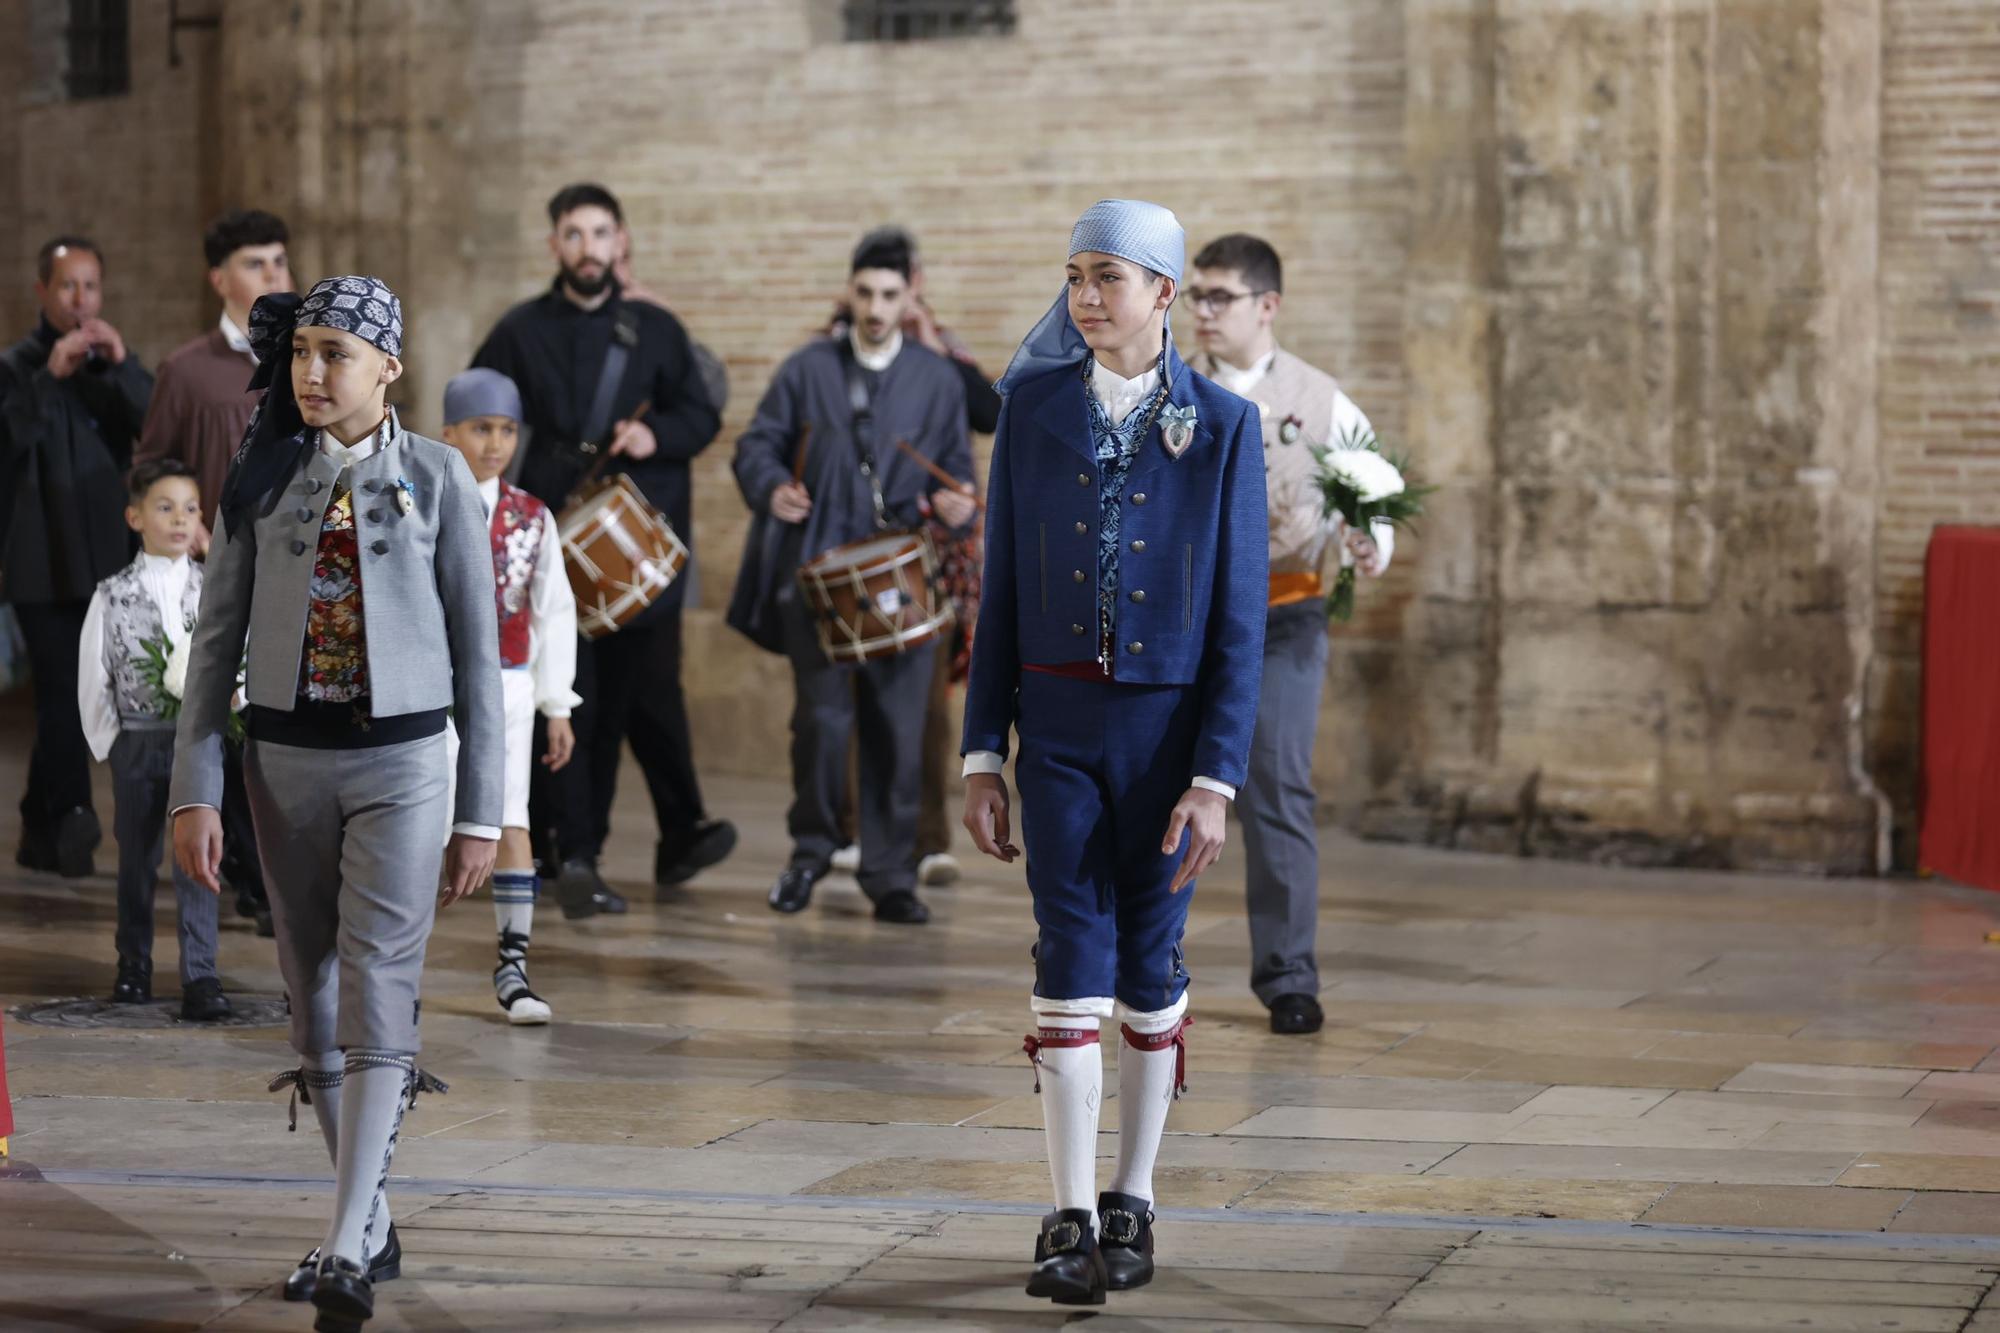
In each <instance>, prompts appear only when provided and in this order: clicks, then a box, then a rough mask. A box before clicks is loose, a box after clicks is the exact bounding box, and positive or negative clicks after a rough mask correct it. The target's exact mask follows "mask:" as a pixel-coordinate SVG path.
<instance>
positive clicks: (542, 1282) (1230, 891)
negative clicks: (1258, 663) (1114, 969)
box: [0, 713, 2000, 1333]
mask: <svg viewBox="0 0 2000 1333" xmlns="http://www.w3.org/2000/svg"><path fill="white" fill-rule="evenodd" d="M17 723H18V717H17V715H14V714H11V713H10V714H7V715H5V716H0V789H5V790H8V791H12V790H16V789H17V784H18V782H19V775H20V771H21V756H20V753H19V751H20V750H21V742H20V739H19V737H20V734H21V731H20V728H19V726H18V725H17ZM712 786H713V791H712V797H713V800H714V804H715V806H716V807H717V809H718V811H719V812H720V813H724V814H727V815H730V816H732V817H734V818H736V819H737V820H738V821H739V823H740V824H741V825H742V826H743V828H744V830H745V835H746V836H745V843H744V846H743V848H742V849H741V850H740V851H739V853H738V854H737V856H736V857H735V858H734V859H732V860H731V861H730V862H728V863H727V864H726V865H724V866H723V867H721V868H719V869H718V870H717V871H715V872H712V873H710V874H708V875H705V876H703V877H702V878H701V879H700V880H698V881H697V882H696V883H695V884H693V885H692V886H690V887H689V888H687V889H686V890H685V891H683V892H679V893H675V894H673V895H672V896H671V897H670V898H669V899H667V900H666V901H663V902H659V903H655V902H654V901H652V896H651V893H650V891H649V890H646V889H643V888H642V887H641V885H640V881H641V880H642V879H643V877H644V874H645V873H646V870H647V867H648V866H649V864H650V855H651V845H650V842H649V841H648V835H647V833H646V830H645V827H644V823H645V820H644V813H643V811H642V809H641V808H640V804H639V803H638V802H637V801H633V800H627V801H626V802H624V803H622V804H621V807H620V810H619V818H618V824H619V829H620V834H621V840H620V843H619V854H618V855H617V856H616V857H615V858H613V859H612V861H611V862H610V864H609V866H608V870H609V872H610V874H611V876H612V877H613V878H614V879H617V880H619V881H621V882H623V883H625V884H626V885H627V887H628V888H629V889H630V890H631V891H632V893H633V894H634V910H633V912H632V914H631V915H630V916H628V917H625V918H623V919H598V920H594V921H590V922H586V923H581V924H577V925H571V924H568V923H565V922H563V921H562V920H561V918H560V916H559V915H557V914H556V913H555V912H553V911H550V912H547V913H545V914H544V916H543V919H542V920H541V921H540V922H539V923H538V927H539V928H538V931H537V934H536V942H535V948H534V953H533V962H534V973H535V978H536V983H537V986H538V988H539V989H540V990H541V991H542V992H543V993H544V994H545V995H547V996H548V997H549V999H550V1000H551V1002H552V1003H553V1004H554V1005H555V1006H556V1011H557V1017H558V1020H559V1021H558V1022H557V1023H556V1025H554V1026H553V1027H550V1028H547V1029H542V1030H534V1029H528V1030H515V1029H509V1028H508V1027H507V1026H506V1025H505V1024H504V1022H502V1021H501V1020H500V1015H499V1012H498V1010H497V1009H496V1008H495V1006H494V1004H493V1001H492V997H491V991H490V988H489V986H488V983H487V969H488V968H489V967H490V965H491V949H492V941H491V926H492V919H491V914H490V912H489V911H488V909H487V907H486V905H485V903H484V902H483V901H478V902H473V903H468V904H464V905H461V906H459V907H456V908H453V909H452V910H450V911H449V912H447V913H446V914H445V915H444V916H443V917H442V918H441V920H440V925H439V929H438V932H437V935H436V937H435V938H434V940H433V942H432V947H431V966H430V970H429V973H428V977H427V991H426V1003H425V1006H424V1010H425V1034H426V1040H427V1043H428V1044H427V1047H426V1050H425V1054H424V1063H425V1064H426V1065H427V1066H428V1067H429V1068H431V1069H433V1070H435V1071H436V1072H437V1073H439V1074H440V1075H441V1076H443V1077H444V1078H445V1079H447V1080H448V1081H449V1082H450V1083H451V1085H452V1086H451V1092H450V1095H449V1096H446V1097H443V1098H427V1099H425V1101H424V1102H423V1104H422V1105H421V1106H420V1107H419V1109H418V1110H417V1111H415V1112H414V1113H412V1116H411V1118H410V1120H409V1122H408V1123H407V1126H406V1133H405V1138H404V1143H403V1148H402V1150H401V1152H400V1154H399V1155H398V1157H397V1161H396V1169H397V1173H398V1174H397V1178H396V1181H395V1184H394V1190H395V1193H394V1195H393V1206H394V1211H395V1214H396V1216H397V1218H398V1219H399V1228H400V1230H401V1232H402V1235H403V1239H404V1245H405V1247H406V1250H407V1259H406V1267H405V1274H406V1276H405V1278H404V1280H402V1281H400V1282H396V1283H394V1284H388V1285H385V1286H384V1287H383V1288H382V1289H381V1292H380V1297H381V1317H380V1319H379V1320H378V1322H377V1323H376V1324H375V1325H373V1326H372V1327H379V1328H382V1329H384V1330H394V1329H426V1330H469V1329H481V1330H484V1329H505V1330H522V1331H523V1333H525V1331H526V1330H541V1329H555V1328H564V1329H591V1330H641V1329H657V1328H666V1327H673V1328H689V1329H694V1328H701V1329H708V1328H714V1329H772V1328H783V1329H800V1330H803V1329H836V1328H842V1329H846V1328H853V1329H867V1328H911V1329H915V1328H1049V1327H1054V1326H1056V1325H1058V1324H1064V1323H1068V1322H1073V1321H1075V1320H1078V1319H1081V1318H1086V1317H1088V1318H1092V1319H1093V1322H1094V1325H1095V1326H1097V1327H1101V1328H1103V1329H1106V1330H1111V1329H1140V1328H1145V1329H1190V1330H1191V1329H1204V1330H1207V1329H1262V1328H1272V1329H1275V1328H1281V1327H1286V1328H1296V1327H1314V1328H1378V1329H1384V1330H1424V1329H1455V1330H1535V1331H1536V1333H1563V1331H1566V1330H1577V1331H1581V1330H1592V1331H1593V1333H1594V1331H1596V1330H1624V1329H1668V1328H1671V1329H1766V1328H1810V1329H1854V1330H1860V1329H1898V1330H1905V1331H1913V1330H1973V1331H1974V1333H2000V1296H1994V1295H1992V1292H1993V1290H1994V1285H1995V1281H1996V1277H2000V1240H1996V1239H1995V1237H1996V1236H1997V1235H2000V1054H1996V1053H1995V1044H1996V1042H2000V946H1996V945H1990V944H1987V943H1986V942H1985V934H1986V931H1987V930H1988V929H1989V927H1991V926H1993V925H1994V924H1995V922H1994V917H1995V915H1996V909H2000V899H1995V898H1991V897H1989V896H1987V895H1983V894H1978V893H1974V892H1970V891H1966V890H1962V889H1958V888H1954V887H1950V886H1947V885H1944V884H1941V883H1916V882H1901V883H1875V882H1828V881H1821V880H1811V879H1792V878H1779V877H1750V876H1741V877H1722V876H1711V875H1697V874H1679V873H1637V872H1623V871H1615V870H1604V869H1597V868H1590V867H1583V866H1574V865H1560V864H1550V863H1545V862H1529V861H1516V860H1506V859H1497V858H1487V857H1469V856H1455V855H1448V854H1442V853H1436V852H1429V851H1421V850H1412V849H1408V848H1395V847H1383V846H1372V845H1365V844H1360V843H1356V842H1353V841H1350V840H1347V839H1345V838H1342V837H1339V836H1329V837H1328V838H1327V839H1326V845H1325V856H1324V860H1325V867H1326V868H1325V873H1324V878H1323V881H1322V884H1323V893H1324V900H1323V901H1324V916H1323V922H1322V942H1323V945H1324V949H1325V953H1324V958H1323V965H1324V970H1325V974H1326V982H1327V990H1326V993H1325V995H1324V997H1323V998H1324V1001H1325V1004H1326V1008H1327V1014H1328V1020H1329V1021H1328V1025H1327V1028H1326V1031H1325V1032H1323V1033H1322V1034H1320V1035H1319V1036H1318V1037H1316V1038H1310V1039H1297V1038H1276V1037H1273V1036H1271V1035H1269V1034H1268V1033H1267V1032H1266V1031H1265V1030H1264V1027H1263V1024H1262V1021H1261V1018H1262V1015H1261V1011H1260V1009H1259V1008H1258V1006H1257V1005H1256V1003H1255V1001H1254V1000H1252V999H1251V997H1250V996H1249V995H1248V993H1247V990H1246V986H1245V978H1246V964H1245V956H1244V955H1245V949H1246V933H1245V929H1244V925H1243V919H1242V889H1241V882H1242V871H1241V861H1240V859H1239V855H1238V851H1239V849H1237V848H1235V847H1232V849H1231V851H1230V853H1229V854H1228V855H1227V856H1226V857H1225V860H1224V862H1223V864H1222V865H1221V866H1220V867H1219V869H1218V871H1217V872H1215V873H1214V874H1212V875H1211V876H1210V877H1209V879H1208V880H1207V881H1206V882H1204V884H1203V885H1202V888H1201V896H1200V897H1199V898H1198V899H1197V901H1196V905H1195V909H1194V915H1193V918H1192V920H1191V923H1190V926H1189V933H1188V955H1189V962H1190V966H1191V967H1192V969H1193V971H1194V973H1195V976H1196V990H1195V993H1194V1005H1195V1012H1196V1014H1197V1015H1198V1025H1197V1026H1196V1028H1195V1029H1194V1031H1193V1033H1192V1042H1191V1051H1190V1073H1191V1078H1192V1083H1193V1087H1192V1089H1191V1091H1190V1093H1189V1095H1188V1096H1187V1098H1186V1099H1185V1100H1183V1101H1182V1102H1180V1103H1179V1105H1178V1106H1177V1107H1176V1108H1175V1110H1174V1113H1173V1117H1172V1120H1171V1122H1170V1126H1169V1128H1170V1136H1169V1139H1168V1142H1167V1145H1166V1147H1165V1149H1164V1151H1163V1153H1162V1158H1161V1160H1162V1164H1163V1169H1162V1171H1161V1173H1160V1177H1159V1180H1158V1185H1159V1189H1160V1193H1161V1202H1162V1205H1163V1209H1164V1213H1163V1220H1162V1225H1161V1233H1160V1236H1161V1256H1162V1260H1163V1264H1164V1272H1163V1274H1162V1277H1161V1279H1160V1280H1159V1281H1158V1282H1157V1283H1156V1284H1155V1285H1154V1286H1153V1287H1151V1288H1149V1289H1147V1290H1145V1291H1142V1292H1135V1293H1130V1294H1126V1295H1122V1296H1117V1297H1114V1298H1113V1300H1112V1303H1111V1304H1110V1305H1109V1306H1107V1307H1105V1308H1104V1309H1103V1310H1102V1311H1098V1312H1094V1313H1093V1312H1087V1311H1075V1310H1066V1309H1059V1308H1057V1307H1053V1306H1050V1305H1048V1304H1046V1303H1042V1302H1035V1301H1030V1300H1028V1299H1027V1298H1026V1297H1025V1296H1023V1295H1022V1294H1021V1292H1020V1282H1021V1280H1022V1276H1023V1271H1024V1268H1025V1264H1024V1262H1023V1259H1024V1256H1025V1255H1026V1253H1027V1251H1028V1249H1029V1247H1030V1244H1031V1241H1032V1232H1033V1220H1032V1219H1033V1216H1034V1215H1036V1214H1038V1213H1039V1212H1040V1210H1041V1207H1042V1203H1043V1200H1044V1198H1045V1195H1046V1190H1047V1179H1046V1175H1045V1172H1044V1168H1043V1167H1042V1165H1041V1153H1042V1148H1041V1135H1040V1131H1039V1123H1040V1122H1039V1115H1038V1110H1037V1106H1036V1103H1035V1100H1034V1098H1033V1096H1032V1094H1031V1086H1032V1079H1031V1075H1030V1072H1029V1070H1028V1067H1027V1065H1026V1063H1025V1061H1024V1060H1023V1058H1022V1056H1021V1054H1020V1038H1021V1033H1022V1032H1023V1031H1024V1030H1025V1027H1026V1022H1027V1011H1026V1007H1025V996H1026V986H1027V978H1028V967H1027V948H1028V944H1029V939H1030V925H1029V913H1028V906H1027V901H1026V897H1025V892H1024V890H1023V889H1022V887H1021V884H1020V880H1019V874H1018V871H1014V870H1004V869H1001V868H999V867H995V866H990V865H989V866H979V865H969V869H970V871H971V873H970V875H969V876H968V879H967V880H966V881H965V882H964V883H962V884H961V885H959V886H958V887H955V888H951V889H943V890H937V891H935V892H933V893H931V894H930V895H929V896H930V900H931V902H932V904H933V906H934V908H935V910H936V913H937V920H936V922H935V923H934V924H933V925H932V926H930V927H928V928H926V929H916V930H913V929H896V928H885V927H877V926H876V925H875V924H874V923H873V922H872V921H871V920H870V919H869V918H868V917H867V915H866V914H865V910H864V903H863V901H862V899H861V898H860V895H859V893H858V891H857V890H856V889H855V888H854V886H853V885H852V883H851V882H850V881H843V880H839V879H836V880H834V881H831V882H829V883H828V885H827V886H826V887H825V888H824V890H823V891H822V893H821V896H820V899H819V901H818V902H817V903H816V904H815V905H814V907H813V909H812V910H811V911H810V912H809V913H807V914H806V915H804V916H803V917H800V918H795V919H779V918H777V917H775V916H773V915H772V914H771V913H770V912H768V911H767V910H766V909H765V907H764V906H763V894H764V891H765V889H766V887H767V884H768V881H769V879H770V878H771V877H772V876H773V875H774V874H775V872H776V869H777V866H778V863H779V861H780V859H781V851H782V847H781V839H780V837H779V835H778V829H779V825H780V814H779V812H780V810H781V808H782V799H781V793H780V792H779V791H778V790H777V789H775V788H774V787H772V786H769V785H762V784H751V783H730V782H720V781H718V782H716V783H714V784H712ZM628 791H632V792H634V793H636V792H637V791H638V787H637V784H636V783H628ZM101 803H102V809H103V810H104V811H106V812H107V813H108V811H109V809H110V804H109V795H108V792H106V793H105V794H104V795H103V796H102V798H101ZM11 805H12V802H11V799H10V800H8V801H6V802H4V803H0V846H4V847H5V848H11V847H12V845H13V841H14V836H15V829H14V827H13V822H12V821H13V812H12V809H11ZM109 850H110V849H109V848H108V847H107V849H106V850H105V851H104V852H101V853H100V854H99V863H100V866H101V867H102V868H106V869H108V868H109V865H110V856H109ZM163 901H170V895H167V896H166V897H164V898H163ZM111 920H112V885H111V882H110V880H109V879H108V877H102V876H100V877H99V878H96V879H91V880H86V881H81V882H75V883H71V882H64V881H60V880H57V879H53V878H49V877H42V876H27V875H19V874H14V873H13V872H12V871H11V867H10V868H9V871H8V873H7V874H6V875H4V876H0V1006H4V1007H5V1008H6V1009H7V1010H8V1011H9V1017H8V1019H7V1026H6V1055H7V1062H8V1078H9V1082H10V1083H11V1085H12V1090H13V1095H14V1102H15V1113H16V1117H17V1119H18V1121H19V1126H18V1130H17V1133H16V1135H15V1137H14V1139H13V1142H12V1150H13V1155H12V1157H11V1159H9V1161H8V1162H7V1163H5V1164H4V1165H0V1328H5V1329H8V1330H15V1329H21V1330H28V1329H36V1330H39V1329H104V1330H119V1331H120V1333H125V1331H128V1330H129V1331H134V1333H136V1331H137V1330H179V1329H195V1328H214V1329H219V1330H220V1329H227V1330H251V1329H259V1330H261V1329H273V1330H278V1329H303V1328H305V1327H307V1326H308V1325H309V1324H310V1316H309V1314H308V1313H307V1312H305V1311H303V1310H301V1309H300V1308H299V1307H296V1306H287V1305H284V1304H283V1303H282V1302H280V1301H279V1300H278V1298H277V1294H276V1290H277V1283H278V1281H279V1280H280V1279H282V1277H283V1276H284V1274H285V1272H286V1271H287V1270H288V1269H289V1267H290V1266H291V1264H292V1263H293V1262H294V1261H295V1260H296V1259H297V1257H298V1256H299V1254H301V1253H303V1252H304V1251H305V1250H306V1249H308V1248H309V1247H310V1246H311V1245H312V1244H313V1243H315V1242H316V1241H317V1240H318V1238H319V1234H320V1229H321V1226H322V1225H323V1220H324V1213H325V1209H326V1206H327V1199H328V1182H327V1180H326V1178H325V1171H326V1167H325V1162H324V1159H323V1157H322V1155H321V1153H320V1148H319V1139H318V1135H317V1134H315V1133H312V1132H310V1131H311V1124H310V1119H309V1118H308V1123H307V1126H306V1128H305V1130H304V1131H302V1132H300V1133H298V1134H288V1133H286V1131H285V1109H284V1105H283V1103H282V1100H281V1099H279V1098H277V1097H274V1096H272V1095H270V1094H267V1093H266V1092H265V1091H264V1087H265V1083H266V1081H267V1080H268V1079H269V1078H270V1076H271V1075H272V1074H273V1073H274V1072H276V1071H277V1070H279V1069H281V1068H285V1067H287V1066H288V1065H289V1063H290V1061H289V1060H288V1058H287V1053H286V1050H285V1047H284V1044H283V1041H282V1034H281V1032H280V1031H279V1030H277V1029H274V1028H239V1029H229V1030H221V1031H204V1030H197V1029H189V1028H182V1027H173V1026H169V1027H167V1028H164V1029H162V1030H158V1031H134V1030H119V1031H80V1030H74V1029H65V1028H57V1027H47V1026H36V1025H31V1024H28V1023H25V1022H23V1021H21V1020H20V1019H19V1018H18V1017H16V1016H15V1011H16V1010H17V1008H18V1007H19V1006H21V1005H23V1004H27V1003H31V1002H34V1001H38V1000H42V999H46V998H48V997H52V996H63V995H81V994H91V993H95V992H98V991H101V990H103V989H105V988H107V987H108V986H109V984H110V978H111V950H110V936H111ZM223 960H224V966H225V972H226V977H227V980H228V982H229V984H230V986H231V987H232V988H233V989H235V990H237V991H239V992H248V993H261V994H267V995H268V994H272V993H275V991H276V990H277V986H278V981H277V976H276V972H275V969H274V966H273V963H272V956H271V951H270V947H269V945H268V943H266V942H263V941H259V940H258V939H256V938H255V936H254V935H253V934H252V933H251V932H250V931H249V929H248V928H247V923H242V922H238V921H234V920H232V921H230V922H229V923H228V929H227V933H226V937H225V940H224V944H223ZM159 971H160V973H161V975H163V976H165V977H169V978H170V977H171V976H172V974H173V945H172V935H171V930H168V929H163V930H162V932H161V952H160V958H159ZM161 990H162V991H163V992H169V993H170V992H171V990H172V983H171V981H169V982H167V984H165V985H163V986H162V987H161ZM1109 1083H1110V1085H1111V1086H1115V1076H1113V1077H1112V1079H1110V1080H1109ZM1116 1120H1117V1117H1116V1114H1115V1110H1114V1111H1112V1112H1111V1113H1109V1114H1108V1115H1107V1117H1106V1123H1107V1124H1111V1125H1114V1126H1115V1124H1116ZM1103 1147H1104V1151H1105V1153H1106V1154H1107V1155H1108V1154H1109V1153H1111V1152H1113V1151H1114V1150H1115V1138H1114V1137H1113V1136H1107V1137H1106V1138H1105V1140H1104V1145H1103ZM1982 1306H1984V1307H1988V1308H1986V1309H1985V1311H1984V1312H1983V1313H1975V1311H1978V1310H1980V1309H1981V1308H1982Z"/></svg>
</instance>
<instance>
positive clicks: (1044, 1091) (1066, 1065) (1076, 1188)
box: [1025, 1013, 1104, 1214]
mask: <svg viewBox="0 0 2000 1333" xmlns="http://www.w3.org/2000/svg"><path fill="white" fill-rule="evenodd" d="M1037 1017H1038V1019H1039V1023H1040V1026H1039V1027H1038V1029H1037V1030H1036V1032H1035V1034H1034V1035H1033V1036H1031V1037H1029V1038H1028V1039H1027V1041H1026V1043H1025V1047H1026V1049H1027V1052H1028V1055H1029V1058H1031V1059H1032V1060H1034V1062H1035V1065H1036V1070H1035V1079H1036V1091H1037V1092H1039V1093H1041V1096H1042V1125H1043V1128H1044V1130H1045V1132H1046V1133H1047V1135H1048V1144H1049V1176H1050V1178H1051V1179H1052V1180H1053V1181H1054V1182H1055V1191H1056V1207H1057V1208H1083V1209H1087V1210H1089V1211H1090V1212H1092V1213H1093V1214H1095V1212H1096V1210H1097V1112H1098V1109H1099V1107H1100V1105H1101V1104H1102V1102H1103V1099H1104V1055H1103V1050H1102V1048H1101V1047H1100V1046H1099V1045H1098V1037H1097V1019H1096V1018H1094V1017H1089V1016H1085V1015H1078V1014H1048V1013H1045V1014H1040V1015H1038V1016H1037Z"/></svg>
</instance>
